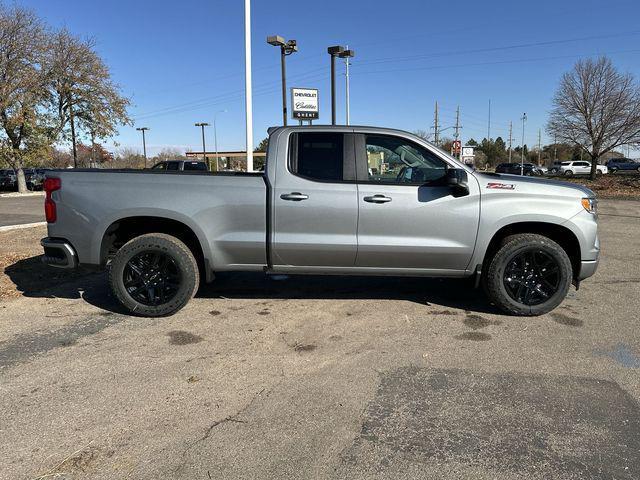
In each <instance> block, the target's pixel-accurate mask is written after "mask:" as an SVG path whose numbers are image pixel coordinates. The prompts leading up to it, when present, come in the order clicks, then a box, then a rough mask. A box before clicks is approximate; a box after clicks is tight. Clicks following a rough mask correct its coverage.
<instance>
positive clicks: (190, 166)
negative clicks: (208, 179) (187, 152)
mask: <svg viewBox="0 0 640 480" xmlns="http://www.w3.org/2000/svg"><path fill="white" fill-rule="evenodd" d="M184 170H185V171H187V170H188V171H197V172H206V171H207V164H206V163H204V162H184Z"/></svg>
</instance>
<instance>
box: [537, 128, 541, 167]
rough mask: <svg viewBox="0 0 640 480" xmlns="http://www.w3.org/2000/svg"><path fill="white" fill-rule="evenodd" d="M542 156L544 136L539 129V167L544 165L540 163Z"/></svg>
mask: <svg viewBox="0 0 640 480" xmlns="http://www.w3.org/2000/svg"><path fill="white" fill-rule="evenodd" d="M541 155H542V134H541V133H540V129H538V166H539V167H540V166H541V165H542V164H541V163H540V158H541Z"/></svg>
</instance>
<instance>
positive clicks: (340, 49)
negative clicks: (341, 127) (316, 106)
mask: <svg viewBox="0 0 640 480" xmlns="http://www.w3.org/2000/svg"><path fill="white" fill-rule="evenodd" d="M342 52H344V47H341V46H340V45H334V46H333V47H329V48H327V53H328V54H329V55H331V125H335V124H336V56H339V55H340V54H341V53H342Z"/></svg>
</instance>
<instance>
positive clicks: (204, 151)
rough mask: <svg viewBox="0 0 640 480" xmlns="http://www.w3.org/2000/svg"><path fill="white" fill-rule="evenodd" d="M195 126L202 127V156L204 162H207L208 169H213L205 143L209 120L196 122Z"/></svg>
mask: <svg viewBox="0 0 640 480" xmlns="http://www.w3.org/2000/svg"><path fill="white" fill-rule="evenodd" d="M195 126H196V127H200V128H202V158H204V163H206V164H207V170H211V168H210V165H209V159H208V158H207V146H206V145H205V143H204V127H208V126H209V124H208V123H207V122H199V123H196V124H195Z"/></svg>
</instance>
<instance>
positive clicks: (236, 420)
mask: <svg viewBox="0 0 640 480" xmlns="http://www.w3.org/2000/svg"><path fill="white" fill-rule="evenodd" d="M280 383H282V380H280V381H278V382H277V383H276V384H275V385H273V386H272V387H271V388H270V389H269V390H268V391H267V396H268V395H269V394H270V393H271V392H272V391H273V390H274V389H275V388H276V387H277V386H278V385H280ZM265 390H266V388H263V389H262V390H260V391H259V392H258V393H256V394H255V395H253V398H251V400H250V401H249V402H248V403H247V404H246V405H245V406H244V407H242V408H241V409H240V410H238V411H237V412H236V413H233V414H231V415H228V416H226V417H225V418H223V419H221V420H216V421H215V422H213V423H212V424H211V425H209V426H208V427H207V429H206V430H205V432H204V435H202V436H201V437H200V438H197V439H196V440H194V441H193V442H192V443H191V444H189V445H188V446H187V447H186V448H185V449H184V450H183V452H182V462H180V465H178V466H177V467H176V468H175V470H174V471H173V473H174V474H177V473H178V472H179V471H181V470H182V469H183V468H184V467H185V466H186V465H187V454H188V453H189V451H190V450H192V449H193V448H194V447H196V446H197V445H198V444H200V443H202V442H204V441H205V440H207V439H208V438H209V437H210V436H211V434H212V433H213V431H214V430H215V428H216V427H218V426H220V425H223V424H225V423H228V422H232V423H248V422H247V421H246V420H242V419H239V418H237V417H238V416H240V415H242V414H243V413H246V412H247V411H248V410H249V409H250V408H251V407H252V406H253V404H254V403H255V401H256V400H257V399H258V398H259V397H261V396H262V394H263V393H264V391H265Z"/></svg>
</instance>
